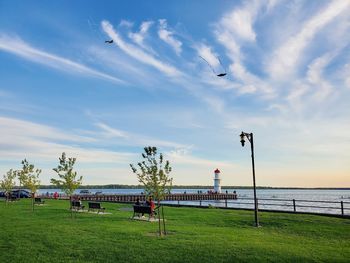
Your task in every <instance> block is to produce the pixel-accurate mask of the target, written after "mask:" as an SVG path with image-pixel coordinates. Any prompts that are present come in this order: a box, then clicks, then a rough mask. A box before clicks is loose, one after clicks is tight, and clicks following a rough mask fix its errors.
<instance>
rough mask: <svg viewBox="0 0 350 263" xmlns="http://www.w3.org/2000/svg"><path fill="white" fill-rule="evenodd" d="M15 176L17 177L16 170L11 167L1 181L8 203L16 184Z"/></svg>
mask: <svg viewBox="0 0 350 263" xmlns="http://www.w3.org/2000/svg"><path fill="white" fill-rule="evenodd" d="M15 178H16V171H14V170H12V169H10V170H9V171H8V172H7V173H6V175H4V179H2V180H1V181H0V188H1V189H3V190H4V191H5V196H6V204H7V203H8V200H9V196H10V194H11V191H12V189H13V187H14V186H15Z"/></svg>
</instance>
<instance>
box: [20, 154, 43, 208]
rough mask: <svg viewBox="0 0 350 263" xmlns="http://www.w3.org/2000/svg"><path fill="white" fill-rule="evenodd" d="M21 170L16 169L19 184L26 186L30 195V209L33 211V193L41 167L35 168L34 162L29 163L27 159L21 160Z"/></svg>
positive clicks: (37, 186) (36, 188)
mask: <svg viewBox="0 0 350 263" xmlns="http://www.w3.org/2000/svg"><path fill="white" fill-rule="evenodd" d="M21 163H22V170H19V171H17V173H18V179H19V182H20V184H22V185H23V186H24V187H25V188H28V189H29V190H30V192H31V196H32V211H34V198H35V193H36V191H37V190H38V188H39V186H40V180H39V175H40V174H41V169H35V166H34V164H29V162H28V161H27V159H24V160H22V162H21Z"/></svg>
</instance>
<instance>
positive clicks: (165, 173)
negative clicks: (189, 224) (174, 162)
mask: <svg viewBox="0 0 350 263" xmlns="http://www.w3.org/2000/svg"><path fill="white" fill-rule="evenodd" d="M144 151H145V152H144V153H142V158H143V161H141V162H139V163H137V166H138V168H136V167H135V166H134V165H132V164H130V167H131V170H132V172H133V173H134V174H136V175H137V178H138V180H139V182H140V183H141V184H143V186H144V188H145V192H146V195H147V196H153V197H154V198H155V199H156V200H157V203H158V207H160V201H161V200H163V199H164V196H165V195H166V194H168V193H169V192H170V190H171V187H172V183H173V178H171V177H170V176H169V174H170V172H171V170H172V168H171V167H170V163H169V161H168V160H167V161H165V162H164V159H163V154H162V153H160V154H158V152H157V148H156V147H151V146H148V147H145V148H144ZM162 216H163V229H164V234H165V235H166V230H165V221H164V213H163V209H162ZM158 221H159V224H158V227H159V235H160V236H161V235H162V233H163V232H162V230H161V223H160V209H158Z"/></svg>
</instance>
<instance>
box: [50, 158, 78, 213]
mask: <svg viewBox="0 0 350 263" xmlns="http://www.w3.org/2000/svg"><path fill="white" fill-rule="evenodd" d="M75 161H76V158H67V157H66V153H64V152H63V153H62V156H61V157H60V158H59V165H58V166H57V168H53V170H54V171H55V172H56V173H57V174H58V177H59V178H60V179H54V178H52V179H51V183H52V184H54V185H56V186H57V187H59V188H60V189H62V190H63V191H64V192H65V194H66V195H68V196H69V202H70V208H71V211H72V207H71V204H72V202H71V198H72V195H73V193H74V191H75V190H76V189H77V188H78V186H79V185H81V183H82V180H83V177H82V176H80V177H78V178H77V172H75V171H74V170H73V168H74V164H75ZM71 215H72V216H73V214H71Z"/></svg>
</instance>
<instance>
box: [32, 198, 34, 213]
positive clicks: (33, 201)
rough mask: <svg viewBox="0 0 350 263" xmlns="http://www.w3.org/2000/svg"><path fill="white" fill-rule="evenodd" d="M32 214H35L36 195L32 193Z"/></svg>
mask: <svg viewBox="0 0 350 263" xmlns="http://www.w3.org/2000/svg"><path fill="white" fill-rule="evenodd" d="M32 212H34V193H32Z"/></svg>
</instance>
